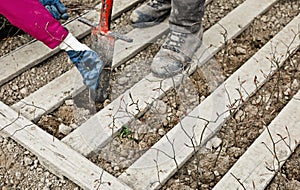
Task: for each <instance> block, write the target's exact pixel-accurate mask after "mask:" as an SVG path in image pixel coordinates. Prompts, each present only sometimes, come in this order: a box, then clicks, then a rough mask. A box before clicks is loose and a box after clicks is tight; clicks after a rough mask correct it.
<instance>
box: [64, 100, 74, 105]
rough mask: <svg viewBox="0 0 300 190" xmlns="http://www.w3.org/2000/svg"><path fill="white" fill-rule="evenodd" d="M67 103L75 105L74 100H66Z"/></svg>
mask: <svg viewBox="0 0 300 190" xmlns="http://www.w3.org/2000/svg"><path fill="white" fill-rule="evenodd" d="M65 104H66V105H67V106H73V105H74V100H66V101H65Z"/></svg>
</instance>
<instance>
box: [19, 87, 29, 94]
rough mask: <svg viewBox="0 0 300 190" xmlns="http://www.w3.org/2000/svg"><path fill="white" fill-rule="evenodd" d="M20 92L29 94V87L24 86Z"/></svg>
mask: <svg viewBox="0 0 300 190" xmlns="http://www.w3.org/2000/svg"><path fill="white" fill-rule="evenodd" d="M20 93H21V94H23V95H25V94H28V89H27V87H24V88H22V89H21V90H20Z"/></svg>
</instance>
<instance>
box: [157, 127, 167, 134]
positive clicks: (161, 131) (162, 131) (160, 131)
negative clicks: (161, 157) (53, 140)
mask: <svg viewBox="0 0 300 190" xmlns="http://www.w3.org/2000/svg"><path fill="white" fill-rule="evenodd" d="M158 134H159V135H160V136H164V135H165V134H166V131H165V130H164V129H162V128H160V129H158Z"/></svg>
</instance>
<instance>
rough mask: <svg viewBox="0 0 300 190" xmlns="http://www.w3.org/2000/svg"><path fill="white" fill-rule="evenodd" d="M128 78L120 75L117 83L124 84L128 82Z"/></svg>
mask: <svg viewBox="0 0 300 190" xmlns="http://www.w3.org/2000/svg"><path fill="white" fill-rule="evenodd" d="M128 80H129V78H128V77H121V78H119V80H118V83H119V85H124V84H126V83H128Z"/></svg>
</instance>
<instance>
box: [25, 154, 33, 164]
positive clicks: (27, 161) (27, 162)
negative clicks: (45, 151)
mask: <svg viewBox="0 0 300 190" xmlns="http://www.w3.org/2000/svg"><path fill="white" fill-rule="evenodd" d="M32 163H33V161H32V159H31V158H30V157H28V156H25V157H24V165H25V166H29V165H31V164H32Z"/></svg>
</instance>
